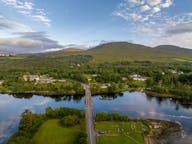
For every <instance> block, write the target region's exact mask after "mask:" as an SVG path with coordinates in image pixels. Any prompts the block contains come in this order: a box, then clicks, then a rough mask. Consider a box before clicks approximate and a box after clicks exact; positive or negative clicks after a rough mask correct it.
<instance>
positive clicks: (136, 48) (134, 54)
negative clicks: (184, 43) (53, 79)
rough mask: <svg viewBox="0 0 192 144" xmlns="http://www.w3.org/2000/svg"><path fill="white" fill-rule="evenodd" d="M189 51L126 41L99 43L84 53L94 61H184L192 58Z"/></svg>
mask: <svg viewBox="0 0 192 144" xmlns="http://www.w3.org/2000/svg"><path fill="white" fill-rule="evenodd" d="M189 51H190V52H189ZM191 51H192V50H189V49H183V48H179V47H175V46H169V47H168V46H159V47H155V48H151V47H147V46H144V45H138V44H132V43H127V42H112V43H107V44H102V45H99V46H97V47H94V48H92V49H89V50H87V51H85V52H84V53H85V54H87V55H92V56H93V57H94V60H95V61H124V60H126V61H175V60H180V61H181V60H182V61H186V60H191V59H192V53H191Z"/></svg>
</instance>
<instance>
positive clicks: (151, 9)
mask: <svg viewBox="0 0 192 144" xmlns="http://www.w3.org/2000/svg"><path fill="white" fill-rule="evenodd" d="M172 4H173V0H123V1H122V2H121V3H120V4H119V5H118V6H117V8H116V10H115V11H114V12H113V15H115V16H118V17H121V18H123V19H124V20H126V21H130V20H134V21H138V22H143V21H146V20H150V19H153V18H155V17H156V16H157V15H159V14H160V12H161V11H162V10H163V9H167V8H169V7H170V6H171V5H172ZM141 17H143V18H141Z"/></svg>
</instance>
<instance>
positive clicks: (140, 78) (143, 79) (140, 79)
mask: <svg viewBox="0 0 192 144" xmlns="http://www.w3.org/2000/svg"><path fill="white" fill-rule="evenodd" d="M131 77H132V79H133V80H135V81H145V80H146V78H144V77H142V76H140V75H138V74H134V75H132V76H131Z"/></svg>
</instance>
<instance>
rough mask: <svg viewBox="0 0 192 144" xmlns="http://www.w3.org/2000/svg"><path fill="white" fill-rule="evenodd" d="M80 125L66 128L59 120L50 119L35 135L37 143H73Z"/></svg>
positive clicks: (34, 138)
mask: <svg viewBox="0 0 192 144" xmlns="http://www.w3.org/2000/svg"><path fill="white" fill-rule="evenodd" d="M79 131H80V126H75V127H70V128H64V127H61V126H60V125H59V120H57V119H54V120H48V121H46V122H45V123H44V124H43V125H42V126H41V127H40V129H39V131H38V132H37V133H36V134H35V136H34V137H33V141H34V143H35V144H73V143H74V139H75V138H76V135H77V134H78V132H79Z"/></svg>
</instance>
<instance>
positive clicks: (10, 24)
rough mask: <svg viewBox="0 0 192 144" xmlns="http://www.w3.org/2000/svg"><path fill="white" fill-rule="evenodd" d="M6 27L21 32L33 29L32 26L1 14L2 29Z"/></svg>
mask: <svg viewBox="0 0 192 144" xmlns="http://www.w3.org/2000/svg"><path fill="white" fill-rule="evenodd" d="M6 29H7V30H13V31H20V32H31V31H32V28H31V27H30V26H27V25H24V24H21V23H19V22H16V21H14V20H11V19H8V18H7V17H5V16H3V15H1V14H0V30H6Z"/></svg>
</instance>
